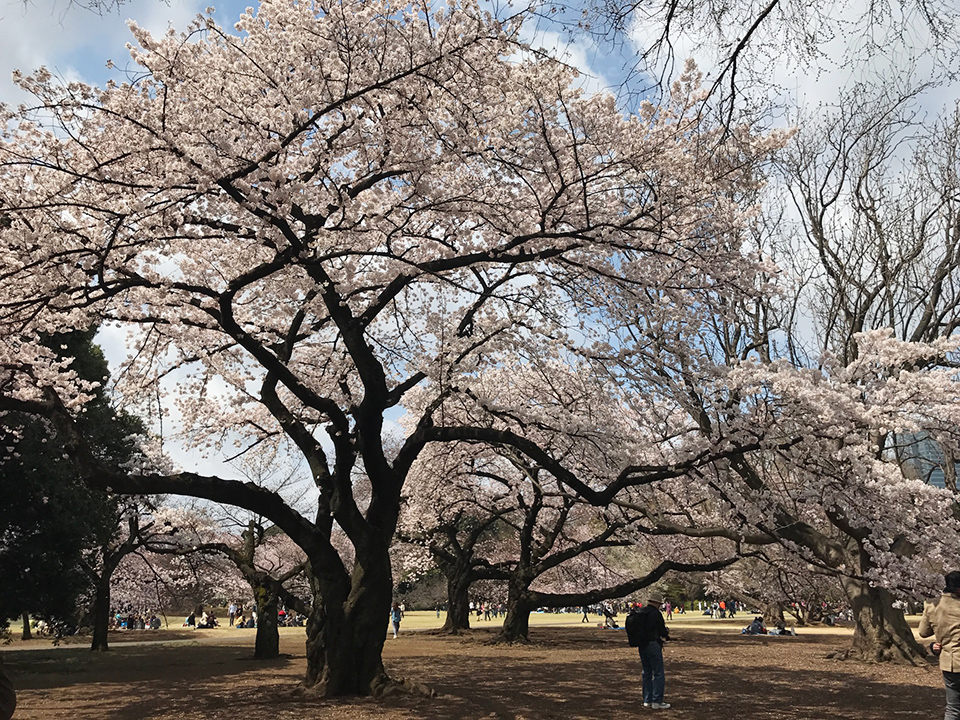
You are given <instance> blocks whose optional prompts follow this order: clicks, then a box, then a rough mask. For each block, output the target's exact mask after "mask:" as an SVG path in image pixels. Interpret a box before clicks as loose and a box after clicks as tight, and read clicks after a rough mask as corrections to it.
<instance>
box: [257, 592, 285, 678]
mask: <svg viewBox="0 0 960 720" xmlns="http://www.w3.org/2000/svg"><path fill="white" fill-rule="evenodd" d="M252 587H253V597H254V600H256V603H257V639H256V643H255V645H254V649H253V657H254V658H256V659H257V660H272V659H273V658H276V657H279V656H280V629H279V627H278V620H277V611H278V610H279V601H278V599H277V595H276V593H275V592H273V591H272V590H271V589H270V588H269V587H268V586H267V584H266V583H259V582H257V583H252Z"/></svg>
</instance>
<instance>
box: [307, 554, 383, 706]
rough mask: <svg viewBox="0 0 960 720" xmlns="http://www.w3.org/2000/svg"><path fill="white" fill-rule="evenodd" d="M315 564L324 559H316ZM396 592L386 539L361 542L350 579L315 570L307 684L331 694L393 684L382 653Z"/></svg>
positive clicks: (367, 691) (362, 692)
mask: <svg viewBox="0 0 960 720" xmlns="http://www.w3.org/2000/svg"><path fill="white" fill-rule="evenodd" d="M313 567H314V568H315V569H316V568H320V567H322V565H321V564H320V563H319V562H315V563H313ZM392 593H393V575H392V573H391V568H390V556H389V555H388V553H387V545H386V543H384V544H383V546H382V547H378V548H370V547H367V548H363V549H362V551H361V549H360V548H358V549H357V558H356V564H355V565H354V568H353V573H352V575H351V576H350V577H349V579H347V580H344V579H343V578H336V577H334V576H332V575H324V574H323V573H322V572H318V573H316V582H315V583H314V594H313V604H312V607H311V611H310V615H309V616H308V619H307V675H306V679H305V684H306V685H307V686H308V687H313V688H314V689H315V691H316V692H317V694H319V695H323V696H328V697H332V696H343V695H379V694H380V693H381V692H382V691H383V690H384V688H386V687H387V686H388V685H389V684H390V682H391V681H390V678H389V677H387V674H386V671H385V670H384V668H383V662H382V660H381V653H382V652H383V644H384V641H385V640H386V636H387V623H388V618H389V614H390V602H391V597H392Z"/></svg>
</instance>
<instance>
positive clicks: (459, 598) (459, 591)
mask: <svg viewBox="0 0 960 720" xmlns="http://www.w3.org/2000/svg"><path fill="white" fill-rule="evenodd" d="M441 569H442V570H443V572H444V575H446V578H447V617H446V620H444V622H443V627H441V628H440V632H441V633H447V634H449V635H459V634H460V632H461V631H462V630H469V629H470V585H471V583H472V577H471V574H470V569H469V568H464V567H462V566H460V565H449V566H446V567H443V568H441Z"/></svg>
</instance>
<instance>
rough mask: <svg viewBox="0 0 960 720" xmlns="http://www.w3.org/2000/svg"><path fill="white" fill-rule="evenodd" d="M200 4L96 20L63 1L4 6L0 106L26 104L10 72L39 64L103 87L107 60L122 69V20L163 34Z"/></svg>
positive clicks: (128, 7)
mask: <svg viewBox="0 0 960 720" xmlns="http://www.w3.org/2000/svg"><path fill="white" fill-rule="evenodd" d="M205 5H206V2H205V1H202V0H171V1H170V3H169V4H167V3H164V2H162V0H131V1H130V2H127V3H125V4H123V5H122V6H121V7H120V8H119V9H115V10H112V11H109V12H105V13H104V14H102V15H99V14H97V13H94V12H91V11H89V10H86V9H84V8H83V7H80V6H77V5H69V4H68V3H67V2H66V1H65V0H55V2H50V1H49V0H47V1H46V2H38V3H33V4H24V3H22V2H19V0H13V1H12V2H8V3H7V4H6V5H4V6H2V8H0V47H2V48H3V53H2V54H0V102H6V103H11V104H17V103H20V102H28V101H29V97H28V96H27V95H25V94H23V93H22V92H20V90H19V89H18V88H17V87H16V86H15V85H14V84H13V82H12V80H11V79H10V76H11V73H12V72H13V71H14V70H21V71H23V72H24V73H29V72H32V71H33V70H35V69H36V68H38V67H40V66H41V65H45V66H46V67H48V68H50V70H51V71H53V72H54V73H55V74H58V75H60V76H62V77H64V78H67V79H70V80H73V79H81V80H83V81H85V82H88V83H92V84H97V85H99V84H102V83H103V82H104V81H105V80H106V79H107V78H108V77H111V76H112V73H111V72H110V71H109V70H107V68H106V63H107V61H108V60H113V61H114V62H115V63H116V64H117V65H118V66H119V67H120V68H123V67H124V66H125V65H126V64H127V58H128V57H129V56H128V53H127V50H126V47H125V45H126V43H127V42H129V41H130V40H131V39H132V37H131V35H130V30H129V29H128V28H127V18H135V19H136V20H137V23H138V24H139V25H140V26H141V27H145V28H147V29H149V30H151V31H152V32H155V33H162V32H164V31H165V30H166V29H167V27H168V25H170V24H172V25H173V26H174V27H176V28H184V27H186V25H187V23H189V22H190V20H191V19H193V18H194V17H195V16H196V14H197V13H198V12H200V11H202V10H203V8H204V7H205ZM236 12H239V10H237V11H236ZM234 14H236V13H234Z"/></svg>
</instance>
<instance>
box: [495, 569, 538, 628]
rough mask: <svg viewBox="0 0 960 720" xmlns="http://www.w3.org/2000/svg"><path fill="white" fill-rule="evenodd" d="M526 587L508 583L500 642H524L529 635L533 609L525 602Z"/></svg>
mask: <svg viewBox="0 0 960 720" xmlns="http://www.w3.org/2000/svg"><path fill="white" fill-rule="evenodd" d="M526 589H527V587H526V586H523V587H520V586H519V584H516V583H514V582H513V581H511V582H510V584H509V588H508V590H507V616H506V617H505V618H504V619H503V629H502V630H501V631H500V637H499V640H500V642H511V643H512V642H519V641H526V640H527V639H528V635H529V633H530V611H531V610H532V609H533V608H532V607H531V606H530V604H529V603H528V602H527V601H526V598H525V597H524V595H525V594H526Z"/></svg>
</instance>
